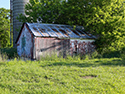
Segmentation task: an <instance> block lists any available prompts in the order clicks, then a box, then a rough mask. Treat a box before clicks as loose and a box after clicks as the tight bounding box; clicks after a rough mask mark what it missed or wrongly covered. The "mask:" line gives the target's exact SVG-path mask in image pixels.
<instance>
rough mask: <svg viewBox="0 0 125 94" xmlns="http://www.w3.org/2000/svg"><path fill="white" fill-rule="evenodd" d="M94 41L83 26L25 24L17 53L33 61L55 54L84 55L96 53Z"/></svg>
mask: <svg viewBox="0 0 125 94" xmlns="http://www.w3.org/2000/svg"><path fill="white" fill-rule="evenodd" d="M94 39H95V36H93V35H92V34H90V33H88V32H85V31H84V28H83V27H82V26H77V27H76V28H75V29H74V28H73V27H72V26H69V25H59V24H43V23H42V24H40V23H24V24H23V25H22V28H21V30H20V33H19V35H18V37H17V40H16V44H17V53H18V55H19V56H24V57H27V58H31V59H40V57H44V56H46V55H51V54H53V53H56V54H57V55H59V54H62V55H63V56H65V54H66V53H69V54H70V55H73V54H83V55H84V54H86V53H90V52H92V51H94V48H95V46H94V45H93V42H94V41H95V40H94Z"/></svg>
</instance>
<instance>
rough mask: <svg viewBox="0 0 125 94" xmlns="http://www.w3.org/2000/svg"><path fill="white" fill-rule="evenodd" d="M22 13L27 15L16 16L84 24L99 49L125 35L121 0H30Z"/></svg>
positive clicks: (30, 20)
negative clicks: (94, 38)
mask: <svg viewBox="0 0 125 94" xmlns="http://www.w3.org/2000/svg"><path fill="white" fill-rule="evenodd" d="M25 12H26V14H27V15H28V17H26V16H20V17H19V18H20V19H21V20H23V21H28V22H36V21H37V19H38V18H39V17H40V18H42V22H43V23H59V24H69V25H82V26H84V27H85V30H86V31H89V32H91V33H92V34H95V35H96V36H97V37H98V38H97V39H96V45H97V48H99V50H100V51H102V49H104V48H105V47H106V48H109V47H110V46H112V45H113V43H116V41H118V40H119V39H121V38H123V36H124V35H125V5H124V0H63V1H62V0H41V1H39V0H30V4H27V5H26V7H25ZM21 17H22V18H21ZM123 42H124V41H122V43H123ZM116 45H117V43H116ZM114 47H115V46H114Z"/></svg>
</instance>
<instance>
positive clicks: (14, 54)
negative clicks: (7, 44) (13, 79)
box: [0, 48, 18, 59]
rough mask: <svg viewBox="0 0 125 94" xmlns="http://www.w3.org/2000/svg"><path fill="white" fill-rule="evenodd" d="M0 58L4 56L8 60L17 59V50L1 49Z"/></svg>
mask: <svg viewBox="0 0 125 94" xmlns="http://www.w3.org/2000/svg"><path fill="white" fill-rule="evenodd" d="M0 52H1V54H0V55H1V56H3V55H5V56H6V57H7V58H8V59H12V58H17V57H18V56H17V49H15V48H2V49H0Z"/></svg>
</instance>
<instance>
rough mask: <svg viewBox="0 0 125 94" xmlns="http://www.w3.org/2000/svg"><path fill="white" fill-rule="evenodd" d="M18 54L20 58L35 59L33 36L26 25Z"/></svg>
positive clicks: (19, 41) (19, 42)
mask: <svg viewBox="0 0 125 94" xmlns="http://www.w3.org/2000/svg"><path fill="white" fill-rule="evenodd" d="M17 53H18V55H19V56H24V57H28V58H33V35H32V33H30V31H29V29H28V28H27V26H26V25H24V27H23V29H22V33H21V35H20V37H19V40H18V42H17Z"/></svg>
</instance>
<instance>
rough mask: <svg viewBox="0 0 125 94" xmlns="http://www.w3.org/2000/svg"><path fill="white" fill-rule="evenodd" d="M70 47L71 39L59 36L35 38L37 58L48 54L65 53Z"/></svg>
mask: <svg viewBox="0 0 125 94" xmlns="http://www.w3.org/2000/svg"><path fill="white" fill-rule="evenodd" d="M69 49H70V40H69V39H57V38H41V37H36V38H35V50H36V51H35V53H36V59H40V58H41V57H44V56H46V55H53V54H57V55H58V56H59V54H63V56H65V54H66V53H67V52H68V51H69Z"/></svg>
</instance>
